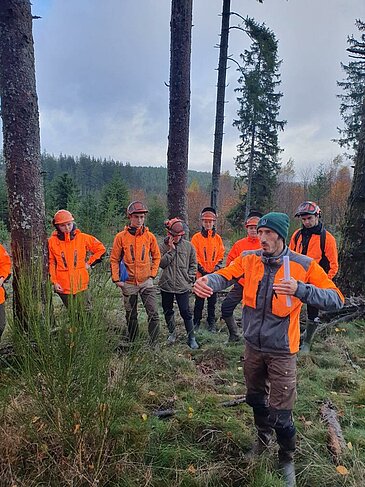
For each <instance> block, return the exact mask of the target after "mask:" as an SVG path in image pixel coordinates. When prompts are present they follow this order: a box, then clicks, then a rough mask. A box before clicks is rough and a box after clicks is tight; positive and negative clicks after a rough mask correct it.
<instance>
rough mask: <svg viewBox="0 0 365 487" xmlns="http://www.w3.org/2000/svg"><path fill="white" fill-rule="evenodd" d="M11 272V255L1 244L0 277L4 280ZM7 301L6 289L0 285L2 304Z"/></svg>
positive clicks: (0, 300)
mask: <svg viewBox="0 0 365 487" xmlns="http://www.w3.org/2000/svg"><path fill="white" fill-rule="evenodd" d="M10 272H11V260H10V255H9V254H8V253H7V251H6V250H5V248H4V247H3V246H2V245H1V244H0V277H3V278H4V281H6V279H8V277H9V276H10ZM4 301H5V289H4V288H3V286H1V287H0V304H3V303H4Z"/></svg>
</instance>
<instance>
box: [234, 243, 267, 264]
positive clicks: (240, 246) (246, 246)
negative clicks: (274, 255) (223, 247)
mask: <svg viewBox="0 0 365 487" xmlns="http://www.w3.org/2000/svg"><path fill="white" fill-rule="evenodd" d="M260 248H261V245H260V240H259V238H258V237H245V238H241V239H240V240H237V242H235V243H234V244H233V245H232V248H231V250H230V251H229V252H228V255H227V261H226V262H227V263H226V265H229V264H230V263H231V262H232V260H234V259H236V257H238V256H240V255H241V254H242V252H245V251H246V250H259V249H260Z"/></svg>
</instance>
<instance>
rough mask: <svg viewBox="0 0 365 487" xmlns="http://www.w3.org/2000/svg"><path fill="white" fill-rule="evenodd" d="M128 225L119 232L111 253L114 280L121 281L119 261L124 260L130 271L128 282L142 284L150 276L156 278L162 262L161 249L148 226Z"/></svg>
mask: <svg viewBox="0 0 365 487" xmlns="http://www.w3.org/2000/svg"><path fill="white" fill-rule="evenodd" d="M133 233H134V234H132V233H131V231H130V229H129V227H128V226H126V227H125V228H124V230H123V231H121V232H119V233H117V235H116V236H115V238H114V242H113V248H112V251H111V254H110V266H111V272H112V280H113V282H118V281H119V262H120V261H121V259H123V260H124V263H125V266H126V268H127V271H128V276H129V277H128V279H127V281H126V282H128V283H130V284H141V283H142V282H145V281H146V280H147V279H149V278H150V277H153V278H155V277H156V275H157V272H158V266H159V264H160V258H161V256H160V249H159V247H158V244H157V240H156V237H155V236H154V235H153V233H151V232H150V231H149V230H148V228H147V227H144V226H143V227H141V228H137V229H135V230H134V229H133Z"/></svg>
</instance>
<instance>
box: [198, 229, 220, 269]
mask: <svg viewBox="0 0 365 487" xmlns="http://www.w3.org/2000/svg"><path fill="white" fill-rule="evenodd" d="M191 244H192V245H193V246H194V248H195V251H196V257H197V261H198V272H197V274H196V275H197V277H201V276H202V275H203V273H204V274H208V273H210V272H214V271H215V270H217V269H218V268H219V267H220V264H221V263H222V261H223V258H224V245H223V241H222V239H221V237H220V236H219V235H218V234H217V233H215V231H213V230H208V231H206V232H198V233H196V234H195V235H193V237H192V239H191Z"/></svg>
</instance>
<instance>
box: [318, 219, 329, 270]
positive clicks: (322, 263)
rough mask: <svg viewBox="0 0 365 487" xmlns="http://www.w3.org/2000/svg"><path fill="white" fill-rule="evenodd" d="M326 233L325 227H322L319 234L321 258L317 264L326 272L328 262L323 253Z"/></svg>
mask: <svg viewBox="0 0 365 487" xmlns="http://www.w3.org/2000/svg"><path fill="white" fill-rule="evenodd" d="M326 234H327V232H326V229H325V228H324V227H322V231H321V234H320V246H321V253H322V258H321V260H320V261H319V265H320V266H321V267H322V269H324V270H325V272H326V273H328V271H329V270H330V262H329V260H328V258H327V257H326V254H325V247H326Z"/></svg>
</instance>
